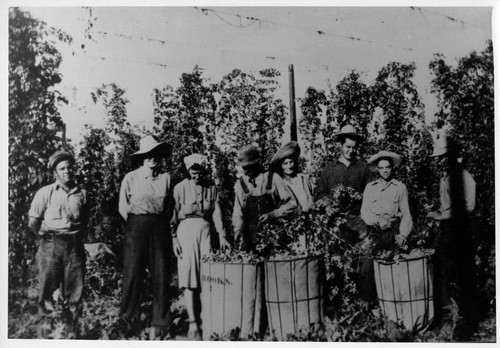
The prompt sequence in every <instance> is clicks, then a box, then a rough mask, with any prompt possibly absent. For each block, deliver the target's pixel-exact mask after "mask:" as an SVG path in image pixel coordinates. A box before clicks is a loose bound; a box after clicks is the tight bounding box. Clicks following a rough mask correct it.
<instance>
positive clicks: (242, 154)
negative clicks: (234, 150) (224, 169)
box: [236, 145, 261, 167]
mask: <svg viewBox="0 0 500 348" xmlns="http://www.w3.org/2000/svg"><path fill="white" fill-rule="evenodd" d="M260 161H261V157H260V152H259V149H257V148H256V147H255V146H253V145H247V146H243V147H242V148H241V149H240V151H238V158H237V159H236V164H237V165H239V166H240V167H245V166H249V165H252V164H256V163H260Z"/></svg>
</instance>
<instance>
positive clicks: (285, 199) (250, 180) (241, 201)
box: [233, 145, 297, 251]
mask: <svg viewBox="0 0 500 348" xmlns="http://www.w3.org/2000/svg"><path fill="white" fill-rule="evenodd" d="M237 165H238V166H240V167H241V168H242V169H243V175H242V176H241V177H240V178H239V180H238V181H237V182H236V184H235V186H234V192H235V199H234V210H233V230H234V236H235V239H236V240H239V241H240V244H241V245H240V247H242V248H244V249H245V250H247V251H250V250H253V248H254V247H255V244H256V242H257V231H258V229H259V226H260V224H261V223H264V222H266V221H268V220H270V219H274V218H278V217H281V216H284V215H286V214H291V213H293V212H294V210H295V208H296V206H297V203H296V202H295V199H294V198H293V194H292V192H291V191H290V189H289V188H288V187H287V186H286V185H285V183H284V182H283V179H281V177H280V176H279V175H278V174H275V173H273V172H264V169H263V168H262V165H261V157H260V152H259V150H258V149H257V148H256V147H255V146H253V145H249V146H244V147H242V148H241V149H240V151H239V153H238V159H237Z"/></svg>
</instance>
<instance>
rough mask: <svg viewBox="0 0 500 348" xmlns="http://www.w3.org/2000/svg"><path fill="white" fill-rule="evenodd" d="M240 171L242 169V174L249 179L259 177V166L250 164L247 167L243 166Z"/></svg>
mask: <svg viewBox="0 0 500 348" xmlns="http://www.w3.org/2000/svg"><path fill="white" fill-rule="evenodd" d="M241 169H243V174H245V175H246V176H248V177H249V178H250V179H253V178H256V177H257V175H259V165H256V164H251V165H249V166H244V167H242V168H241Z"/></svg>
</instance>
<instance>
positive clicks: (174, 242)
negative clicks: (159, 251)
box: [172, 238, 182, 259]
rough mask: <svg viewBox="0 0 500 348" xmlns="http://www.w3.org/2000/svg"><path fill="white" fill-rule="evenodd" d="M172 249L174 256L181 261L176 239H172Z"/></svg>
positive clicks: (180, 252)
mask: <svg viewBox="0 0 500 348" xmlns="http://www.w3.org/2000/svg"><path fill="white" fill-rule="evenodd" d="M172 248H173V249H174V255H175V256H176V257H177V258H179V259H182V248H181V245H180V244H179V240H178V239H177V238H172Z"/></svg>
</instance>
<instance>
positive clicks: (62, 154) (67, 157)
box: [47, 151, 75, 170]
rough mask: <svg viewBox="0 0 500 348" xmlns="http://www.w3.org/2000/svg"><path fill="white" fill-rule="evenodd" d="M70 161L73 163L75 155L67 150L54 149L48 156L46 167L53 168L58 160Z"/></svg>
mask: <svg viewBox="0 0 500 348" xmlns="http://www.w3.org/2000/svg"><path fill="white" fill-rule="evenodd" d="M62 161H71V162H72V163H73V164H75V156H73V154H72V153H71V152H68V151H56V152H54V153H53V154H52V156H50V157H49V162H48V163H47V168H49V169H50V170H54V169H55V168H56V166H57V164H58V163H59V162H62Z"/></svg>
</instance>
